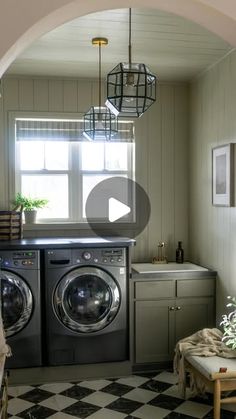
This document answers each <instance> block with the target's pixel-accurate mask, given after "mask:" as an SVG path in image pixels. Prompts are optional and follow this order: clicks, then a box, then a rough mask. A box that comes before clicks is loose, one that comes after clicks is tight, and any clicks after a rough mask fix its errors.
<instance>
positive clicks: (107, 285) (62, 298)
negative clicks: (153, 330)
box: [53, 266, 121, 333]
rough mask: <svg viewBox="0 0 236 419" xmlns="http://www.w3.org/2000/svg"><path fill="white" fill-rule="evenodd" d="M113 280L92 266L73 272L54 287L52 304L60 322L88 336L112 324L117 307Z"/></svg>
mask: <svg viewBox="0 0 236 419" xmlns="http://www.w3.org/2000/svg"><path fill="white" fill-rule="evenodd" d="M120 300H121V296H120V290H119V288H118V285H117V283H116V281H115V280H114V278H113V277H112V276H111V275H109V274H108V273H107V272H105V271H103V270H102V269H99V268H94V267H90V266H88V267H86V268H85V267H82V268H77V269H74V270H73V271H71V272H69V273H68V274H67V275H65V276H64V277H63V278H62V279H61V281H60V282H59V284H58V285H57V287H56V289H55V292H54V296H53V305H54V309H55V311H56V314H57V316H58V318H59V319H60V321H61V322H62V323H63V324H64V325H65V326H67V327H68V328H69V329H71V330H74V331H76V332H82V333H89V332H96V331H98V330H101V329H103V328H104V327H106V326H107V325H108V324H110V323H111V322H112V320H113V319H114V317H115V316H116V314H117V312H118V310H119V306H120Z"/></svg>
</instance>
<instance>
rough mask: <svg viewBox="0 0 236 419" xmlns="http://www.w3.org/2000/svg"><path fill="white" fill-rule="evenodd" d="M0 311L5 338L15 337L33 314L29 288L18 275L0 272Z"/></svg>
mask: <svg viewBox="0 0 236 419" xmlns="http://www.w3.org/2000/svg"><path fill="white" fill-rule="evenodd" d="M0 281H1V285H0V288H1V310H2V320H3V326H4V330H5V333H6V337H9V336H12V335H15V334H16V333H17V332H19V331H20V330H21V329H23V327H25V325H26V324H27V323H28V321H29V319H30V317H31V314H32V312H33V296H32V292H31V290H30V288H29V286H28V285H27V284H26V283H25V281H24V280H23V279H22V278H21V277H20V276H18V275H16V274H14V273H12V272H8V271H4V270H3V271H0Z"/></svg>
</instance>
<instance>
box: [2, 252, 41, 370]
mask: <svg viewBox="0 0 236 419" xmlns="http://www.w3.org/2000/svg"><path fill="white" fill-rule="evenodd" d="M0 298H1V314H2V320H3V326H4V330H5V336H6V341H7V343H8V344H9V346H10V347H11V350H12V356H11V357H10V358H7V359H6V368H23V367H36V366H40V365H42V351H41V310H40V257H39V251H36V250H0Z"/></svg>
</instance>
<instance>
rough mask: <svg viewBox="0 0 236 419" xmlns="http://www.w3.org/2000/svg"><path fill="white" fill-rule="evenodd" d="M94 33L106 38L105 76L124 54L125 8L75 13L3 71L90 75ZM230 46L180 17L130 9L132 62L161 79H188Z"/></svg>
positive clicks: (94, 51)
mask: <svg viewBox="0 0 236 419" xmlns="http://www.w3.org/2000/svg"><path fill="white" fill-rule="evenodd" d="M95 36H103V37H107V38H108V40H109V44H108V46H106V47H104V48H103V50H102V71H103V76H104V77H105V75H106V73H108V72H109V71H110V70H111V69H112V68H113V67H114V66H115V65H116V64H118V63H119V62H121V61H125V62H127V58H128V46H127V44H128V9H118V10H109V11H104V12H99V13H93V14H90V15H87V16H84V17H80V18H78V19H75V20H73V21H71V22H68V23H66V24H64V25H63V26H60V27H58V28H56V29H55V30H53V31H51V32H49V33H47V34H45V35H44V36H43V37H41V38H40V39H38V40H37V41H36V42H34V43H32V45H31V46H30V47H29V48H27V49H26V50H25V51H24V52H23V53H22V54H21V55H20V56H19V57H18V58H17V59H16V60H15V62H14V63H13V64H12V65H11V66H10V67H9V69H8V71H7V74H20V75H27V76H28V75H31V76H59V77H82V78H96V77H97V75H98V49H97V48H96V47H93V46H92V45H91V39H92V38H93V37H95ZM231 49H232V48H231V46H230V45H229V44H228V43H227V42H225V41H224V40H222V39H221V38H219V37H218V36H216V35H214V34H213V33H211V32H209V31H208V30H206V29H204V28H203V27H201V26H199V25H197V24H196V23H193V22H191V21H188V20H186V19H184V18H182V17H179V16H176V15H173V14H170V13H165V12H163V11H158V10H151V9H132V61H133V62H143V63H145V64H146V65H147V66H148V67H149V68H150V69H151V70H152V72H154V73H155V74H156V76H157V77H158V79H159V80H163V81H165V80H166V81H170V80H173V81H188V80H191V79H193V78H194V77H196V76H197V75H198V74H199V73H201V72H202V71H203V70H204V69H206V68H207V67H209V66H211V65H213V64H214V63H216V62H217V61H218V60H220V59H221V58H222V57H223V56H224V55H225V54H226V53H227V52H228V51H230V50H231Z"/></svg>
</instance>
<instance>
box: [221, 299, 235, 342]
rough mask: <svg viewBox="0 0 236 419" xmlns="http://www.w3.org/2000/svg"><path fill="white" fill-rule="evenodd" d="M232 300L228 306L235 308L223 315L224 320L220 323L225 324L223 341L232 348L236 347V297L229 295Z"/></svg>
mask: <svg viewBox="0 0 236 419" xmlns="http://www.w3.org/2000/svg"><path fill="white" fill-rule="evenodd" d="M227 298H228V299H229V300H231V303H228V304H227V305H226V307H233V310H232V311H231V312H230V313H229V314H224V315H223V320H222V322H221V323H220V324H221V325H222V326H223V330H224V333H223V338H222V340H223V342H225V344H226V345H227V346H229V347H231V348H232V349H236V298H235V297H230V296H228V297H227Z"/></svg>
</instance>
